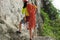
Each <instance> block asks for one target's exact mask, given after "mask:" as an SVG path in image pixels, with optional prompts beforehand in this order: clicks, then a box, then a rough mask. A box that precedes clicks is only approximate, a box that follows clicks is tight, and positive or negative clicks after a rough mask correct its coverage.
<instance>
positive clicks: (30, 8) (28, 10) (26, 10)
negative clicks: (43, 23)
mask: <svg viewBox="0 0 60 40" xmlns="http://www.w3.org/2000/svg"><path fill="white" fill-rule="evenodd" d="M23 3H24V6H23V9H22V14H25V16H24V18H23V20H21V22H20V24H19V31H18V32H19V33H21V24H22V23H28V27H27V29H28V30H29V33H30V40H32V38H33V32H34V29H35V26H36V8H37V7H36V5H33V4H32V3H29V2H28V0H23Z"/></svg>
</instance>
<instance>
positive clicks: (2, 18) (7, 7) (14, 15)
mask: <svg viewBox="0 0 60 40" xmlns="http://www.w3.org/2000/svg"><path fill="white" fill-rule="evenodd" d="M29 2H33V3H34V0H33V1H31V0H29ZM37 4H38V5H39V6H40V3H38V1H37ZM38 5H37V6H38ZM39 6H38V7H39ZM22 7H23V1H22V0H0V40H29V32H28V30H27V29H26V27H25V25H24V24H23V25H22V34H17V33H16V31H17V30H18V25H19V22H20V21H21V19H23V15H22V11H21V10H22ZM39 11H40V10H39V9H38V13H40V12H39ZM40 39H44V38H43V37H42V38H40ZM40 39H39V38H37V37H36V39H35V38H33V40H40Z"/></svg>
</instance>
